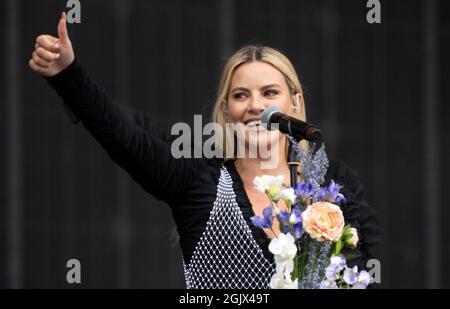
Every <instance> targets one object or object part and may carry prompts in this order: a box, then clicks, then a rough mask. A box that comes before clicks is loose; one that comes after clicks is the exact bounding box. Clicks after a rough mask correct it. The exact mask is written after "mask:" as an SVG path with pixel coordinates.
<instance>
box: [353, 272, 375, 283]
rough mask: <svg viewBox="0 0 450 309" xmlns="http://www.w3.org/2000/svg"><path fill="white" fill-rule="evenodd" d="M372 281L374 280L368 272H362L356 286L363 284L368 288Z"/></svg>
mask: <svg viewBox="0 0 450 309" xmlns="http://www.w3.org/2000/svg"><path fill="white" fill-rule="evenodd" d="M371 279H372V278H371V277H370V274H369V273H368V272H367V271H365V270H361V271H360V272H359V274H358V277H357V278H356V284H362V285H364V286H365V287H367V286H368V285H369V283H370V280H371Z"/></svg>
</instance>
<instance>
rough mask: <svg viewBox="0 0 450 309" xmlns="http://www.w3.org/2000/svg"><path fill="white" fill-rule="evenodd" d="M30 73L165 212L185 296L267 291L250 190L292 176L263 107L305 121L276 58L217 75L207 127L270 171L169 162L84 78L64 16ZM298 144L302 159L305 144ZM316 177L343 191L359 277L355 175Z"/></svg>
mask: <svg viewBox="0 0 450 309" xmlns="http://www.w3.org/2000/svg"><path fill="white" fill-rule="evenodd" d="M29 66H30V67H31V69H32V70H33V71H35V72H36V73H38V74H40V75H42V76H44V77H46V78H47V80H48V81H49V83H50V84H51V85H52V86H53V87H54V88H55V89H56V91H57V93H58V94H59V96H61V98H62V99H63V100H64V101H65V103H66V104H67V105H68V106H69V107H70V108H71V110H72V111H73V112H74V113H75V115H76V116H77V117H78V118H79V119H81V121H82V122H83V125H84V126H85V127H86V128H87V129H88V130H89V132H90V133H91V134H92V135H93V136H94V137H95V138H96V139H97V140H98V142H99V143H100V144H101V145H102V146H103V148H104V149H105V150H106V151H107V153H108V155H109V156H110V157H111V158H112V159H113V160H114V161H115V162H116V163H117V164H119V165H120V166H121V167H122V168H124V169H125V170H126V171H127V172H128V173H129V174H130V175H131V176H132V177H133V179H134V180H136V181H137V182H138V183H139V184H140V185H141V186H142V187H143V188H144V189H145V190H146V191H147V192H149V193H150V194H152V195H154V196H155V197H157V198H158V199H161V200H164V201H165V202H167V203H168V204H169V205H170V207H171V210H172V213H173V216H174V219H175V222H176V224H177V230H178V233H179V235H180V246H181V248H182V251H183V262H184V269H185V278H186V284H187V287H188V288H267V287H268V285H269V281H270V278H271V275H272V274H273V272H274V261H273V257H272V255H271V254H270V252H269V251H268V244H269V242H270V239H272V238H273V237H275V236H276V235H277V234H278V233H279V232H280V231H279V227H278V226H274V228H273V229H270V230H263V229H259V228H257V227H255V226H254V225H253V224H252V223H251V220H250V218H251V217H252V216H254V215H255V214H256V215H261V213H262V209H263V208H264V207H265V206H266V205H267V196H266V195H265V194H264V193H261V192H259V191H257V190H255V189H254V188H253V185H252V182H253V179H254V178H255V177H256V176H260V175H262V174H265V175H284V179H289V178H290V172H289V169H288V165H287V154H286V149H287V143H288V142H287V140H286V137H285V136H284V135H282V134H281V133H279V131H266V130H265V129H264V128H263V127H262V126H261V125H260V119H261V114H262V112H263V111H264V110H265V109H266V108H268V107H269V106H278V107H279V108H281V110H282V111H283V112H284V113H286V114H289V115H291V116H294V117H297V118H299V119H302V120H306V113H305V104H304V99H303V93H302V88H301V85H300V82H299V80H298V77H297V75H296V73H295V70H294V68H293V66H292V64H291V63H290V62H289V60H288V59H287V58H286V57H285V56H284V55H282V54H281V53H279V52H278V51H276V50H274V49H271V48H268V47H257V46H247V47H244V48H242V49H240V50H239V51H237V52H236V53H235V54H234V55H232V56H231V57H230V59H229V60H228V62H227V64H226V66H225V69H224V72H223V75H222V78H221V81H220V85H219V92H218V97H217V101H216V104H215V108H214V111H213V117H212V118H213V121H214V122H216V123H218V124H220V125H222V126H225V124H226V123H233V124H235V127H236V131H235V133H236V134H227V133H225V135H224V139H223V140H221V142H223V143H222V145H221V146H223V147H221V149H223V151H224V153H225V154H229V153H230V152H229V151H227V145H230V141H231V140H234V139H235V138H237V139H239V140H240V141H243V145H244V148H245V150H246V151H248V150H249V149H251V148H252V147H253V146H255V145H262V144H264V145H267V147H268V149H269V151H270V155H271V162H275V165H272V166H271V167H269V168H264V169H263V168H262V166H263V163H264V162H265V161H267V160H268V158H267V157H265V156H262V155H261V153H257V154H256V156H254V157H249V156H238V157H237V158H236V156H234V155H233V154H235V151H231V154H232V156H231V157H230V156H228V157H227V156H226V155H225V159H221V158H213V159H205V158H202V159H188V158H181V159H175V158H174V157H173V156H172V155H171V144H170V142H169V141H168V140H167V139H165V138H164V137H163V135H161V134H160V133H159V132H158V131H157V130H156V129H155V128H154V127H152V126H151V125H147V124H146V123H145V122H146V121H148V119H147V118H146V117H145V116H144V114H143V113H138V112H131V113H129V112H124V111H122V110H121V109H119V108H118V106H116V105H115V104H114V103H113V102H111V100H110V99H109V98H108V97H107V96H106V95H105V94H104V93H103V92H102V91H101V90H100V89H99V88H98V87H97V86H96V85H95V84H94V83H93V82H92V81H91V80H90V79H89V78H88V76H87V75H86V73H85V72H84V70H83V69H82V67H81V64H80V63H79V62H78V60H77V59H76V58H75V55H74V52H73V49H72V45H71V42H70V40H69V36H68V33H67V29H66V17H65V15H64V14H63V15H62V17H61V19H60V21H59V24H58V38H56V37H52V36H49V35H41V36H39V37H38V38H37V40H36V45H35V50H34V52H33V55H32V59H31V60H30V61H29ZM254 132H257V133H258V134H256V135H255V134H251V133H254ZM302 143H303V144H301V148H303V149H304V150H305V151H306V150H307V148H308V146H309V145H308V144H306V143H304V141H302ZM324 156H325V154H324V152H323V150H322V159H323V158H324ZM273 158H275V160H273ZM325 158H326V156H325ZM327 162H328V161H327ZM302 163H304V162H302ZM320 173H322V174H321V175H320ZM316 176H317V179H316V180H317V181H318V182H320V183H321V184H322V185H326V184H327V183H329V182H330V180H331V179H333V180H334V181H336V182H337V183H339V184H341V185H343V186H344V191H343V192H342V193H343V194H344V195H345V196H346V198H347V199H348V202H347V204H346V205H345V207H344V208H343V212H344V216H345V219H346V222H347V223H348V224H351V225H352V226H353V227H355V228H357V229H358V231H359V234H360V235H359V236H360V243H359V246H358V248H357V249H355V250H356V251H358V252H359V253H361V257H360V258H359V259H358V260H355V261H354V263H355V264H357V265H359V266H360V267H362V268H364V266H365V263H366V261H367V260H368V259H370V258H372V257H373V252H372V248H373V246H374V245H375V244H376V243H377V227H376V224H375V220H374V216H373V211H372V210H371V209H370V208H369V206H368V205H367V203H366V202H365V200H364V199H363V195H362V191H363V186H362V184H361V183H360V181H359V180H358V179H357V174H356V172H355V171H354V170H352V169H351V168H349V167H348V166H347V165H346V164H345V163H343V162H342V161H330V162H329V164H326V165H324V166H323V168H322V171H318V172H317V175H316ZM302 180H303V179H302V173H301V172H300V173H299V181H302Z"/></svg>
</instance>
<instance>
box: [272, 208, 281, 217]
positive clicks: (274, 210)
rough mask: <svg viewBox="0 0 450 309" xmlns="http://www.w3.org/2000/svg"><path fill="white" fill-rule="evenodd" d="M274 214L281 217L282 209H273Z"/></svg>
mask: <svg viewBox="0 0 450 309" xmlns="http://www.w3.org/2000/svg"><path fill="white" fill-rule="evenodd" d="M273 212H274V213H275V215H276V216H279V215H280V213H281V210H280V208H278V207H275V208H274V209H273Z"/></svg>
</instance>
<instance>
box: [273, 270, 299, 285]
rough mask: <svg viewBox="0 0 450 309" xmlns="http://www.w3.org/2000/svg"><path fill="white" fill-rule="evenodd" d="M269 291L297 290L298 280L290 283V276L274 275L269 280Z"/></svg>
mask: <svg viewBox="0 0 450 309" xmlns="http://www.w3.org/2000/svg"><path fill="white" fill-rule="evenodd" d="M270 288H271V289H298V279H295V280H294V281H292V279H291V276H290V275H289V276H285V275H284V273H278V272H277V273H275V274H274V275H273V276H272V279H271V280H270Z"/></svg>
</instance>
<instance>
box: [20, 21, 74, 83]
mask: <svg viewBox="0 0 450 309" xmlns="http://www.w3.org/2000/svg"><path fill="white" fill-rule="evenodd" d="M66 24H67V21H66V14H65V13H62V14H61V18H60V20H59V23H58V37H57V38H56V37H53V36H51V35H47V34H43V35H40V36H38V37H37V38H36V45H35V46H34V51H33V54H32V58H31V59H30V61H29V62H28V65H29V66H30V68H31V69H32V70H33V71H34V72H36V73H37V74H39V75H42V76H45V77H51V76H54V75H56V74H58V73H59V72H61V71H62V70H64V69H65V68H67V67H68V66H69V65H70V64H71V63H72V62H73V60H74V59H75V55H74V52H73V48H72V43H71V42H70V39H69V35H68V33H67V25H66Z"/></svg>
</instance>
